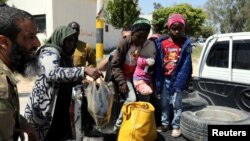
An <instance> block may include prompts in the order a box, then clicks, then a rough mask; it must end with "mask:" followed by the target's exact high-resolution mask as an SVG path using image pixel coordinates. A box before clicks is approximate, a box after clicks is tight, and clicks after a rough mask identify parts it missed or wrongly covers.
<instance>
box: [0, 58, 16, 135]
mask: <svg viewBox="0 0 250 141" xmlns="http://www.w3.org/2000/svg"><path fill="white" fill-rule="evenodd" d="M16 83H17V81H16V80H15V78H14V75H13V73H12V72H11V70H10V69H9V68H8V67H7V66H6V65H5V64H4V63H3V62H2V61H1V60H0V121H1V126H0V140H17V137H18V133H17V132H16V131H19V128H20V125H19V115H20V114H19V99H18V93H17V87H16ZM12 138H13V139H12Z"/></svg>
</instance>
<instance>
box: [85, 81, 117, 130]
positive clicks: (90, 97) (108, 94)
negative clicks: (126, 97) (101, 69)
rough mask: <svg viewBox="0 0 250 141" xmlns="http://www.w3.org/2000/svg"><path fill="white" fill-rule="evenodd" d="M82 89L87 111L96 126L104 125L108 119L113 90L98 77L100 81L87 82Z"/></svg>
mask: <svg viewBox="0 0 250 141" xmlns="http://www.w3.org/2000/svg"><path fill="white" fill-rule="evenodd" d="M84 91H85V94H86V96H87V101H88V111H89V113H90V114H91V116H92V117H93V119H94V121H95V123H96V126H97V127H98V128H102V127H104V126H105V125H106V124H107V123H108V122H109V120H110V116H111V109H112V104H113V98H114V91H113V90H111V89H110V87H109V86H108V84H107V83H106V82H105V81H103V80H102V79H100V83H98V82H96V81H91V82H89V84H88V86H87V87H86V88H85V90H84Z"/></svg>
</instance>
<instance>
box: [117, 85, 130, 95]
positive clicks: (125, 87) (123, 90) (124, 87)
mask: <svg viewBox="0 0 250 141" xmlns="http://www.w3.org/2000/svg"><path fill="white" fill-rule="evenodd" d="M119 91H120V92H121V93H122V94H127V93H128V92H129V89H128V85H127V84H126V83H125V84H122V85H119Z"/></svg>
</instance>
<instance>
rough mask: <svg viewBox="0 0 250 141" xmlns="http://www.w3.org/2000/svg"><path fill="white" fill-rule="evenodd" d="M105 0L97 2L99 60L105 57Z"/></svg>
mask: <svg viewBox="0 0 250 141" xmlns="http://www.w3.org/2000/svg"><path fill="white" fill-rule="evenodd" d="M103 10H104V4H103V0H97V3H96V12H97V15H96V60H97V62H98V61H100V60H101V59H102V58H103V25H104V24H103V23H104V20H103Z"/></svg>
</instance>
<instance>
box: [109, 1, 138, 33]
mask: <svg viewBox="0 0 250 141" xmlns="http://www.w3.org/2000/svg"><path fill="white" fill-rule="evenodd" d="M137 5H138V0H113V1H111V0H110V1H108V4H107V7H106V15H105V20H106V22H107V23H109V24H111V25H113V26H114V27H115V28H117V29H120V28H123V27H130V26H131V25H132V23H133V21H134V20H135V19H136V18H138V17H139V15H140V11H139V10H138V9H137Z"/></svg>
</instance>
